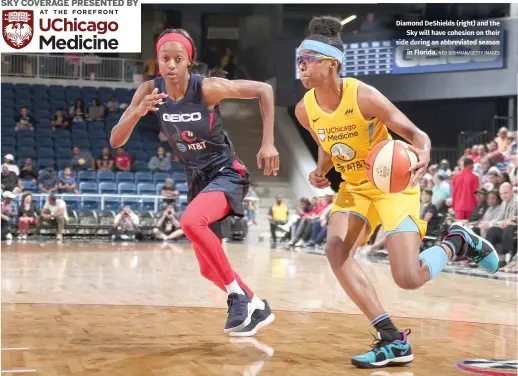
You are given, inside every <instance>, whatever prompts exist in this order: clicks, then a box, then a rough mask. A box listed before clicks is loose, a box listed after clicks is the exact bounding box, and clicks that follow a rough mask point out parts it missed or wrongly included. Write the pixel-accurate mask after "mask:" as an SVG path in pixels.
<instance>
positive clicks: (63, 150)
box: [56, 147, 74, 160]
mask: <svg viewBox="0 0 518 376" xmlns="http://www.w3.org/2000/svg"><path fill="white" fill-rule="evenodd" d="M56 154H57V155H58V156H59V159H66V158H68V159H69V160H70V159H72V156H73V155H74V153H72V150H71V148H69V147H59V148H56Z"/></svg>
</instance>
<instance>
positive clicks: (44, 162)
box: [37, 158, 56, 170]
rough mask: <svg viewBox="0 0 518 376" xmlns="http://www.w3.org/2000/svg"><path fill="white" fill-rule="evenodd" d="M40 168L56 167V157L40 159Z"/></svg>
mask: <svg viewBox="0 0 518 376" xmlns="http://www.w3.org/2000/svg"><path fill="white" fill-rule="evenodd" d="M37 166H38V169H40V170H41V169H44V168H46V167H52V168H55V166H56V162H55V161H54V159H50V158H42V159H38V164H37Z"/></svg>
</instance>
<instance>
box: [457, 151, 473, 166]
mask: <svg viewBox="0 0 518 376" xmlns="http://www.w3.org/2000/svg"><path fill="white" fill-rule="evenodd" d="M466 158H471V148H466V149H464V154H462V156H461V157H460V158H459V159H458V160H457V166H459V167H463V165H464V159H466ZM471 159H473V158H471Z"/></svg>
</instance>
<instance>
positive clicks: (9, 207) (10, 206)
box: [1, 191, 18, 240]
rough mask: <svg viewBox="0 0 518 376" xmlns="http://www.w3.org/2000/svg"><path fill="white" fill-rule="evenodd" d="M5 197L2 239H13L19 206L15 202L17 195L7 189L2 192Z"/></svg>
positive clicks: (2, 215) (3, 202)
mask: <svg viewBox="0 0 518 376" xmlns="http://www.w3.org/2000/svg"><path fill="white" fill-rule="evenodd" d="M2 197H3V198H4V199H3V201H2V214H1V217H2V239H6V240H12V239H13V235H12V229H13V227H14V224H15V222H16V217H17V216H18V208H17V207H16V204H15V203H14V201H13V200H14V199H15V198H16V195H15V194H14V193H12V192H10V191H5V192H4V193H3V194H2Z"/></svg>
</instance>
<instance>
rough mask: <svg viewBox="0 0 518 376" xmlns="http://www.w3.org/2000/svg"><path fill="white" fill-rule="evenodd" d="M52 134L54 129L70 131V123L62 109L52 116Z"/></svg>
mask: <svg viewBox="0 0 518 376" xmlns="http://www.w3.org/2000/svg"><path fill="white" fill-rule="evenodd" d="M51 120H52V132H55V131H56V129H58V128H60V129H66V130H70V122H69V121H68V118H67V117H65V113H64V112H63V109H62V108H58V109H57V111H56V113H55V114H54V115H53V116H52V118H51Z"/></svg>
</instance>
